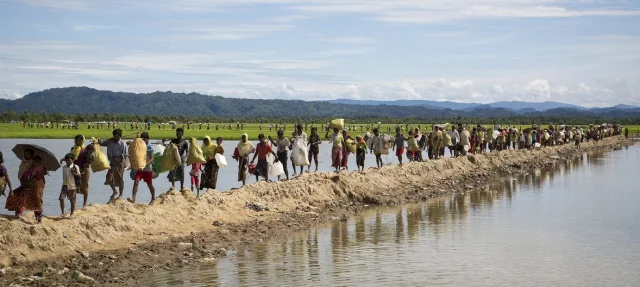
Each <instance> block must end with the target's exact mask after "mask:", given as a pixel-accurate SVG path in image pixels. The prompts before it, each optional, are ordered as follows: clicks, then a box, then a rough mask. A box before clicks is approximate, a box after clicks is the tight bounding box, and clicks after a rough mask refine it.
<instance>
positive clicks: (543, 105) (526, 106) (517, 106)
mask: <svg viewBox="0 0 640 287" xmlns="http://www.w3.org/2000/svg"><path fill="white" fill-rule="evenodd" d="M327 102H329V103H334V104H348V105H368V106H371V105H373V106H375V105H395V106H423V107H429V108H433V109H452V110H462V111H473V110H476V109H478V108H504V109H507V110H511V111H515V112H516V113H518V114H524V113H526V112H532V111H534V112H535V111H540V112H542V111H547V110H552V109H558V108H566V109H577V110H592V109H590V108H585V107H581V106H577V105H572V104H567V103H560V102H552V101H547V102H540V103H535V102H521V101H503V102H495V103H489V104H477V103H456V102H449V101H443V102H438V101H423V100H396V101H370V100H348V99H338V100H330V101H327ZM610 108H617V109H621V110H625V109H637V108H640V107H636V106H631V105H624V104H619V105H615V106H613V107H610Z"/></svg>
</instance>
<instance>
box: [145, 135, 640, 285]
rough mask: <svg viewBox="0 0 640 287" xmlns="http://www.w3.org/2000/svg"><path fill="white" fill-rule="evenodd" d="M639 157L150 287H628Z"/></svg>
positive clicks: (181, 273)
mask: <svg viewBox="0 0 640 287" xmlns="http://www.w3.org/2000/svg"><path fill="white" fill-rule="evenodd" d="M639 170H640V147H637V146H636V147H629V148H627V149H623V150H620V151H615V152H610V153H604V154H602V153H600V154H589V155H587V154H585V155H584V156H583V158H582V159H580V160H573V161H571V162H568V163H566V164H558V165H556V166H554V167H553V168H550V169H548V170H539V171H535V172H533V173H531V174H528V175H526V176H521V177H518V178H506V179H496V183H494V184H491V185H490V186H488V188H487V189H483V190H480V191H474V192H470V193H467V194H464V195H453V196H450V197H445V198H438V199H434V200H430V201H427V202H425V203H423V204H418V205H407V206H402V207H394V208H374V209H368V210H366V211H365V212H362V213H361V214H360V215H359V216H357V217H354V218H351V219H350V220H349V221H347V222H341V221H334V222H332V223H330V224H328V225H323V226H319V227H318V228H316V229H313V230H310V231H307V232H303V233H298V234H295V235H292V236H290V237H288V238H285V239H279V240H273V241H268V242H264V243H262V244H258V245H253V246H249V247H246V248H242V249H238V250H233V251H229V254H228V256H227V257H225V258H222V259H221V261H220V262H218V263H216V264H204V265H200V266H190V267H187V268H183V269H176V270H170V271H162V272H160V273H158V274H155V275H154V277H152V278H151V279H148V280H144V281H142V282H141V283H142V285H151V286H216V285H219V286H431V285H447V286H638V284H640V268H639V267H638V266H640V224H639V223H638V218H640V209H638V206H640V182H639V181H638V171H639Z"/></svg>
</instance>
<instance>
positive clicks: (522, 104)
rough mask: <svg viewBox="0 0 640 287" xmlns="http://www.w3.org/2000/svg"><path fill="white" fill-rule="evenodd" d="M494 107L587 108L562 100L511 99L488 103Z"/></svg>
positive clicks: (519, 108)
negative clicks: (520, 100) (562, 101)
mask: <svg viewBox="0 0 640 287" xmlns="http://www.w3.org/2000/svg"><path fill="white" fill-rule="evenodd" d="M488 105H490V106H492V107H494V108H505V109H510V110H521V109H527V108H529V109H534V110H536V111H546V110H551V109H557V108H573V109H578V110H586V109H587V108H585V107H581V106H576V105H572V104H566V103H560V102H541V103H534V102H519V101H510V102H495V103H491V104H488Z"/></svg>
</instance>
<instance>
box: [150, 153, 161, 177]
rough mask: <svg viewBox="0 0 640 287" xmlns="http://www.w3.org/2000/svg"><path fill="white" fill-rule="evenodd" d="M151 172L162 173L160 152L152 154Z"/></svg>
mask: <svg viewBox="0 0 640 287" xmlns="http://www.w3.org/2000/svg"><path fill="white" fill-rule="evenodd" d="M152 166H153V172H154V173H156V174H158V173H162V154H161V153H156V154H155V155H154V156H153V165H152Z"/></svg>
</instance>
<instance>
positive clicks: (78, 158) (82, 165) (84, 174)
mask: <svg viewBox="0 0 640 287" xmlns="http://www.w3.org/2000/svg"><path fill="white" fill-rule="evenodd" d="M84 141H85V137H84V136H83V135H76V137H75V138H74V145H73V147H71V153H72V154H73V158H74V159H75V160H74V162H73V164H74V165H76V166H77V167H78V168H79V169H80V185H78V186H77V191H76V195H77V194H82V207H85V206H87V201H88V200H89V179H90V178H91V172H90V171H89V165H90V164H91V162H92V161H93V160H94V157H95V155H94V152H95V149H94V146H93V144H89V145H87V147H85V146H84ZM64 162H65V159H64V158H62V159H60V164H63V163H64Z"/></svg>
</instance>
